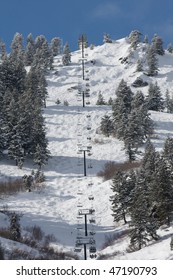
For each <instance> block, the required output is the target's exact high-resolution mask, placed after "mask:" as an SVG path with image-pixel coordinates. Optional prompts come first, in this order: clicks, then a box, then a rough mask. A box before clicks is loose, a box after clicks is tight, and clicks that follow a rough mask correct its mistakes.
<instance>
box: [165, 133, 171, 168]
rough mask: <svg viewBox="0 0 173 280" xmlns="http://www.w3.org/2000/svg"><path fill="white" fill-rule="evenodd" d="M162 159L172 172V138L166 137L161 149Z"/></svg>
mask: <svg viewBox="0 0 173 280" xmlns="http://www.w3.org/2000/svg"><path fill="white" fill-rule="evenodd" d="M163 158H164V159H165V160H166V162H167V163H168V166H170V168H171V170H173V138H170V137H167V139H166V141H165V143H164V147H163Z"/></svg>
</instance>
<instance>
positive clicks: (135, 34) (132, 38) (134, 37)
mask: <svg viewBox="0 0 173 280" xmlns="http://www.w3.org/2000/svg"><path fill="white" fill-rule="evenodd" d="M141 35H142V34H141V32H140V31H138V30H133V31H131V33H130V34H129V38H128V39H129V42H130V44H131V47H132V48H133V49H134V50H135V49H136V48H137V45H138V44H139V42H140V41H141V39H140V36H141Z"/></svg>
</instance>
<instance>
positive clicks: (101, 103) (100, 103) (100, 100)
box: [96, 93, 106, 105]
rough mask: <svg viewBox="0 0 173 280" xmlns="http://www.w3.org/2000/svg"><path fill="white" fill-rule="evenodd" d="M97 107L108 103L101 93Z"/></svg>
mask: <svg viewBox="0 0 173 280" xmlns="http://www.w3.org/2000/svg"><path fill="white" fill-rule="evenodd" d="M96 105H106V102H105V100H104V98H103V95H102V94H101V93H99V96H98V99H97V102H96Z"/></svg>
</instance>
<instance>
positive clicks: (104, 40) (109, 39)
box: [103, 33, 112, 43]
mask: <svg viewBox="0 0 173 280" xmlns="http://www.w3.org/2000/svg"><path fill="white" fill-rule="evenodd" d="M103 43H112V39H111V37H110V35H109V34H107V33H105V34H104V36H103Z"/></svg>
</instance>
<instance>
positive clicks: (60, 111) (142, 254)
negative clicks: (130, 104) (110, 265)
mask: <svg viewBox="0 0 173 280" xmlns="http://www.w3.org/2000/svg"><path fill="white" fill-rule="evenodd" d="M128 51H129V44H127V42H126V40H125V39H121V40H117V41H116V42H114V43H113V44H105V45H103V46H98V47H95V48H94V49H93V50H89V49H87V53H88V61H87V62H86V69H87V70H88V71H89V78H90V81H89V83H90V90H91V97H90V100H91V104H90V105H89V106H87V107H85V108H82V104H81V103H80V102H78V101H77V96H76V95H77V90H76V87H77V86H78V83H79V82H80V81H81V80H82V68H81V66H80V62H79V59H80V57H81V53H80V52H79V51H76V52H74V53H72V64H71V65H70V66H67V67H65V66H62V64H61V57H56V59H55V63H54V70H53V71H52V73H50V75H48V76H47V82H48V93H49V97H48V100H47V108H46V109H45V112H44V117H45V123H46V129H47V137H48V139H49V149H50V151H51V158H50V160H49V164H48V165H47V166H45V168H44V173H45V176H46V183H45V188H43V189H42V190H41V191H38V190H37V191H34V192H31V193H19V194H18V195H15V196H10V197H8V198H4V200H3V201H1V204H4V205H8V207H9V209H13V210H15V211H18V212H19V213H22V214H23V217H22V219H21V223H22V226H23V228H24V227H26V226H33V225H39V226H41V228H42V229H43V231H44V232H45V233H46V234H54V235H55V237H56V238H57V240H58V246H59V248H62V249H66V250H72V251H73V249H74V246H75V240H76V226H77V218H76V217H77V211H78V209H77V204H78V202H79V197H78V196H77V191H78V188H79V187H80V189H81V190H82V192H83V195H82V196H81V197H80V202H81V204H82V205H84V206H85V207H86V208H87V207H88V203H89V202H88V196H89V195H90V193H91V189H90V188H89V187H88V181H89V180H91V179H92V181H93V186H92V191H93V194H94V197H95V200H94V203H93V204H94V209H95V211H96V225H95V230H96V246H97V249H98V252H99V251H100V252H101V253H104V254H111V253H115V252H118V253H117V255H116V256H114V257H112V258H115V259H116V258H117V259H171V258H173V254H172V255H171V253H170V249H169V248H168V247H169V242H170V234H171V233H173V230H172V228H169V229H167V231H166V230H162V231H160V234H161V235H163V241H162V242H160V243H158V242H155V243H154V242H153V244H152V245H150V246H148V247H146V248H144V249H142V250H140V251H138V252H134V253H127V252H126V249H127V246H128V242H129V240H128V238H127V237H126V238H123V237H122V238H120V239H118V242H116V243H115V245H112V246H109V247H108V248H106V249H104V250H102V246H103V243H104V241H105V235H111V234H116V233H118V232H119V231H121V230H122V229H123V228H124V229H125V228H126V227H124V226H123V225H122V224H121V223H119V224H115V223H113V218H112V216H111V209H110V207H111V205H110V202H109V196H110V195H111V194H112V191H111V189H110V186H111V181H106V182H103V181H102V179H101V178H99V177H97V173H98V172H99V171H100V170H102V168H103V166H104V164H105V163H106V162H107V161H116V162H124V161H125V160H126V156H125V153H124V150H123V144H122V142H121V141H118V140H117V139H115V138H112V137H109V138H106V137H104V136H102V135H100V134H97V133H96V129H97V128H98V127H99V124H100V121H101V118H102V116H104V114H105V113H110V112H111V109H110V107H109V106H97V105H96V101H97V98H98V94H99V93H102V94H103V96H104V97H105V100H106V101H108V100H109V98H110V97H112V98H114V96H115V90H116V87H117V85H118V84H119V82H120V81H121V79H122V78H123V79H124V80H125V81H127V83H128V84H129V85H130V84H131V83H132V82H133V81H134V80H135V79H136V78H137V77H138V76H139V73H137V72H135V70H136V64H135V63H134V59H136V61H137V57H138V56H142V47H141V49H139V50H138V53H137V54H136V57H135V58H132V62H133V63H131V64H130V65H124V64H121V62H120V60H119V59H120V58H121V57H124V56H127V54H128ZM170 56H171V62H170ZM172 58H173V55H171V54H166V55H165V56H163V57H161V58H160V60H159V63H160V69H161V70H160V72H159V74H158V76H157V77H156V78H155V80H157V82H158V84H159V85H160V86H161V87H162V90H163V94H165V93H166V89H167V88H169V89H170V90H171V87H172V86H173V70H172V69H173V62H172V61H173V59H172ZM94 59H95V60H96V64H95V65H92V64H91V62H90V61H91V60H94ZM170 63H172V64H170ZM55 72H57V73H58V74H54V73H55ZM141 76H142V77H143V78H144V77H145V80H146V81H149V82H151V81H153V79H154V78H149V77H147V76H144V75H143V74H141ZM147 88H148V87H146V88H142V89H141V90H142V91H143V92H144V94H147ZM172 88H173V87H172ZM132 90H133V91H134V92H136V89H134V88H133V89H132ZM57 99H60V101H61V104H59V105H57V104H56V103H55V102H56V100H57ZM65 100H67V101H68V102H69V106H64V105H63V102H64V101H65ZM79 112H80V114H79ZM88 113H89V114H90V115H91V138H92V139H91V144H92V156H91V162H92V164H93V168H92V169H91V171H90V172H89V171H88V170H87V172H88V173H89V174H88V176H87V177H86V178H85V177H83V179H82V180H81V181H79V180H78V178H79V176H82V174H83V168H82V167H79V166H78V161H79V160H80V159H79V157H81V155H78V154H77V150H78V148H77V144H78V139H77V133H78V131H79V125H78V123H79V122H80V123H81V131H82V136H81V139H80V140H82V143H84V144H85V143H87V140H86V128H87V118H86V115H87V114H88ZM151 117H152V119H153V120H154V122H155V134H156V137H155V138H154V139H153V143H154V144H155V146H156V148H157V149H158V150H161V149H162V147H163V143H164V140H165V139H166V137H167V136H173V115H172V114H167V113H159V112H151ZM81 160H82V159H81ZM87 162H88V159H87ZM35 168H36V167H33V166H32V163H25V165H24V167H23V169H22V170H19V169H17V168H16V167H15V166H14V163H13V161H10V160H8V161H7V160H6V161H5V160H3V161H1V162H0V170H1V173H0V175H1V177H0V179H1V180H4V179H6V178H8V176H10V177H21V176H23V175H24V174H26V173H27V174H30V172H31V169H35ZM0 220H1V224H2V225H4V224H6V223H7V221H5V220H4V216H3V215H1V216H0ZM0 240H1V238H0ZM2 241H3V242H4V243H5V242H6V243H7V241H6V240H3V239H2ZM8 244H9V243H8ZM8 246H9V245H8Z"/></svg>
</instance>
